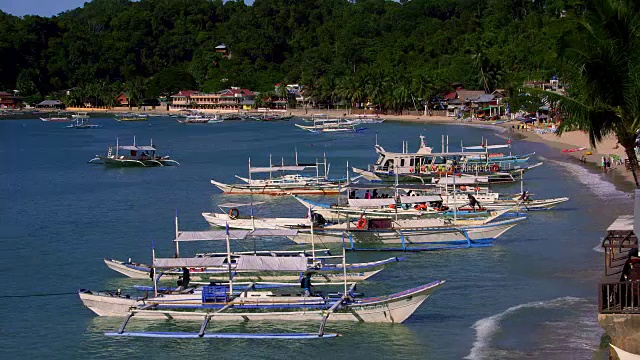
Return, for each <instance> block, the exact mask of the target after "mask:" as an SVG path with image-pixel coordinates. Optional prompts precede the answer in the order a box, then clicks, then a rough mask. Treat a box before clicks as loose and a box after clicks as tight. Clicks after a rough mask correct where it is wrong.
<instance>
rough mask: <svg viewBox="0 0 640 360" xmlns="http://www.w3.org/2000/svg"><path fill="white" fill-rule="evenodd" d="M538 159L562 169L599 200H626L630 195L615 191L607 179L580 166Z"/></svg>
mask: <svg viewBox="0 0 640 360" xmlns="http://www.w3.org/2000/svg"><path fill="white" fill-rule="evenodd" d="M540 159H541V160H543V161H548V162H549V163H550V164H551V165H553V166H557V167H562V168H564V169H565V170H567V172H568V173H569V175H571V177H572V178H573V179H574V180H575V181H577V182H579V183H580V184H582V185H584V186H585V187H586V188H587V189H588V190H589V191H590V192H592V193H593V194H595V195H596V196H597V197H599V198H601V199H606V200H611V199H614V198H625V199H628V198H630V197H631V194H629V193H626V192H624V191H620V190H618V189H616V187H615V185H613V183H611V182H610V181H608V180H607V179H604V178H603V177H602V175H600V174H594V173H593V172H591V171H589V169H586V168H585V167H584V166H582V165H579V164H572V163H569V162H564V161H557V160H551V159H545V158H543V157H540Z"/></svg>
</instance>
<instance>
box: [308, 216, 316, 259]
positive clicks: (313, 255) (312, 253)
mask: <svg viewBox="0 0 640 360" xmlns="http://www.w3.org/2000/svg"><path fill="white" fill-rule="evenodd" d="M309 221H311V261H313V260H315V259H316V241H315V238H314V235H313V214H312V213H311V207H309Z"/></svg>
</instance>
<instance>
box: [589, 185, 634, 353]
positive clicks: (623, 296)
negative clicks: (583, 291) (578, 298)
mask: <svg viewBox="0 0 640 360" xmlns="http://www.w3.org/2000/svg"><path fill="white" fill-rule="evenodd" d="M635 212H636V214H635V216H634V215H623V216H620V217H618V218H617V219H616V220H615V221H614V222H613V223H612V224H611V225H610V226H609V228H608V229H607V233H606V236H605V238H604V240H603V241H602V247H603V249H604V271H603V274H602V279H601V281H600V284H599V286H598V322H599V323H600V326H601V327H602V328H603V329H604V330H605V332H606V333H607V335H609V337H610V338H611V344H613V345H614V346H616V347H618V348H619V349H622V350H623V351H626V352H629V353H632V354H640V256H638V237H637V235H636V234H637V233H638V232H640V190H636V205H635ZM616 355H617V356H616ZM636 356H639V355H636ZM610 358H611V359H617V358H621V359H622V358H624V355H623V354H615V352H614V351H611V356H610Z"/></svg>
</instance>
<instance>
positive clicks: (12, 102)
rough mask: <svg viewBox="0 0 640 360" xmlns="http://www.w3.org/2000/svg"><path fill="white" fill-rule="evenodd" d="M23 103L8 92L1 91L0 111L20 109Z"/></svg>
mask: <svg viewBox="0 0 640 360" xmlns="http://www.w3.org/2000/svg"><path fill="white" fill-rule="evenodd" d="M21 107H22V101H21V100H20V99H19V98H17V97H15V96H14V95H13V94H9V93H8V92H6V91H0V109H19V108H21Z"/></svg>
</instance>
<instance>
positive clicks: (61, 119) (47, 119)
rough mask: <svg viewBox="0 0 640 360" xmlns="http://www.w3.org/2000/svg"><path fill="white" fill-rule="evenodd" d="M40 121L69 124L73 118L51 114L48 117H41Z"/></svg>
mask: <svg viewBox="0 0 640 360" xmlns="http://www.w3.org/2000/svg"><path fill="white" fill-rule="evenodd" d="M40 120H42V121H44V122H68V121H70V120H71V118H69V117H67V116H62V115H61V114H60V113H58V114H55V115H54V114H53V113H49V116H48V117H41V118H40Z"/></svg>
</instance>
